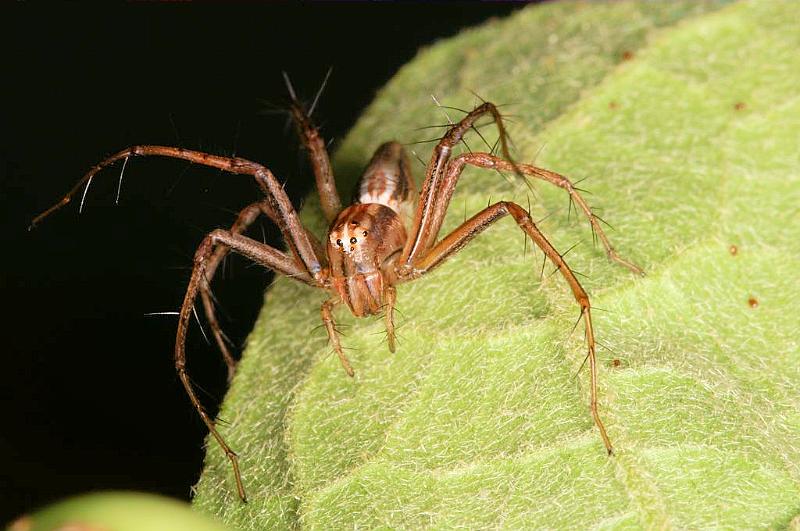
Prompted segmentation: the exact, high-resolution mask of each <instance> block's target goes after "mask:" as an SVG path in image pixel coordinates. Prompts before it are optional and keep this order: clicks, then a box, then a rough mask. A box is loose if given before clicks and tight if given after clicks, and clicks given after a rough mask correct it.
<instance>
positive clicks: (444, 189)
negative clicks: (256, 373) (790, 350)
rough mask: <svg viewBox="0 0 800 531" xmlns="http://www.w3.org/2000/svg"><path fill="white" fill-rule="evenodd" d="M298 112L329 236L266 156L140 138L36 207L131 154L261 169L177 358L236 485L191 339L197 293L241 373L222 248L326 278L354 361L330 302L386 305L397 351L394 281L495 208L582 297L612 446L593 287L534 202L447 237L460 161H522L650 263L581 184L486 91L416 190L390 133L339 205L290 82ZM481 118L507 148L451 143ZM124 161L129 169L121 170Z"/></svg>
mask: <svg viewBox="0 0 800 531" xmlns="http://www.w3.org/2000/svg"><path fill="white" fill-rule="evenodd" d="M287 85H288V87H289V94H290V96H291V104H290V112H291V116H292V118H293V121H294V123H295V125H296V129H297V132H298V136H299V137H300V140H301V142H302V144H303V145H304V147H305V148H306V151H307V153H308V157H309V161H310V164H311V167H312V170H313V173H314V177H315V180H316V187H317V192H318V193H319V198H320V203H321V207H322V211H323V213H324V215H325V218H326V219H327V221H328V223H329V229H328V234H327V237H326V238H325V240H324V241H320V240H319V239H318V238H317V237H316V236H315V235H314V234H312V233H311V232H310V231H308V230H307V229H306V228H305V227H303V225H302V224H301V223H300V219H299V217H298V214H297V211H296V210H295V209H294V207H293V206H292V203H291V201H290V200H289V198H288V197H287V195H286V193H285V192H284V189H283V186H282V185H281V184H280V183H279V182H278V180H277V179H276V178H275V176H274V175H273V174H272V172H271V171H270V170H269V169H268V168H267V167H265V166H263V165H261V164H258V163H256V162H252V161H250V160H246V159H242V158H238V157H224V156H217V155H211V154H208V153H203V152H199V151H193V150H188V149H182V148H176V147H168V146H154V145H139V146H133V147H129V148H127V149H124V150H122V151H120V152H118V153H115V154H114V155H111V156H110V157H108V158H106V159H105V160H103V161H101V162H100V163H99V164H97V165H95V166H94V167H92V168H91V169H90V170H89V171H88V172H87V173H86V174H85V175H84V177H83V178H82V179H81V180H80V181H79V182H78V183H77V184H76V185H75V186H74V187H73V188H72V189H71V190H70V191H69V193H67V194H66V195H65V196H64V197H63V199H61V201H59V202H58V203H56V204H55V205H53V206H52V207H50V208H49V209H47V210H46V211H44V212H42V213H41V214H39V215H38V216H36V218H34V220H33V222H32V223H31V226H34V225H36V224H37V223H39V222H40V221H41V220H42V219H44V218H45V217H47V216H49V215H50V214H51V213H53V212H54V211H56V210H58V209H59V208H61V207H63V206H64V205H66V204H67V203H69V202H70V201H71V200H72V199H73V198H74V197H75V196H76V195H77V194H78V192H79V191H80V190H81V188H82V187H84V186H86V187H88V185H89V184H90V182H91V180H92V178H93V177H94V176H95V175H96V174H97V173H98V172H100V171H101V170H102V169H104V168H106V167H107V166H109V165H111V164H113V163H115V162H117V161H120V160H123V161H125V162H127V160H128V158H130V157H134V156H150V155H157V156H162V157H170V158H176V159H183V160H187V161H190V162H193V163H196V164H202V165H205V166H210V167H213V168H219V169H221V170H224V171H227V172H230V173H235V174H244V175H250V176H252V177H253V178H254V179H255V181H256V183H257V185H258V186H259V188H260V189H261V191H262V192H263V194H264V198H263V199H261V200H259V201H256V202H254V203H252V204H250V205H248V206H247V207H245V208H244V209H243V210H242V211H241V212H240V213H239V214H238V217H237V219H236V221H235V222H234V224H233V225H232V226H231V228H230V229H228V230H224V229H217V230H214V231H212V232H211V233H210V234H208V235H207V236H206V237H205V238H204V239H203V241H202V243H201V244H200V246H199V247H198V248H197V251H196V253H195V256H194V267H193V269H192V274H191V277H190V280H189V285H188V288H187V290H186V295H185V296H184V299H183V304H182V306H181V310H180V312H179V318H178V330H177V338H176V341H175V368H176V370H177V372H178V376H179V378H180V380H181V382H182V383H183V386H184V387H185V389H186V392H187V394H188V395H189V399H190V400H191V402H192V404H193V405H194V407H195V408H196V409H197V412H198V413H199V414H200V417H201V418H202V419H203V422H204V423H205V424H206V426H208V429H209V431H210V432H211V434H212V435H213V437H214V438H215V439H216V440H217V442H218V443H219V444H220V446H221V447H222V449H223V450H224V451H225V454H226V455H227V457H228V459H229V460H230V462H231V465H232V467H233V472H234V477H235V480H236V488H237V491H238V494H239V496H240V498H241V499H242V500H246V495H245V489H244V484H243V482H242V479H241V474H240V472H239V463H238V457H237V455H236V453H234V451H233V450H232V449H231V448H230V447H229V446H228V444H227V443H226V442H225V440H224V439H223V437H222V436H221V435H220V434H219V432H218V431H217V429H216V427H215V425H214V421H213V419H212V418H211V417H209V416H208V414H207V413H206V412H205V410H204V409H203V407H202V405H201V403H200V401H199V399H198V397H197V395H196V393H195V390H194V387H193V386H192V384H191V381H190V378H189V375H188V373H187V370H186V353H185V342H186V334H187V330H188V324H189V320H190V317H191V315H192V313H193V311H194V304H195V299H196V298H197V296H198V294H199V295H200V298H201V300H202V302H203V307H204V309H205V315H206V317H207V320H208V322H209V324H210V327H211V329H212V331H213V334H214V337H215V339H216V343H217V345H218V346H219V349H220V351H221V352H222V355H223V357H224V359H225V362H226V364H227V366H228V374H229V378H230V377H232V376H233V373H234V370H235V367H236V361H235V360H234V358H233V356H232V355H231V353H230V351H229V349H228V346H227V344H226V337H225V334H224V333H223V332H222V329H221V327H220V325H219V322H218V321H217V318H216V314H215V310H214V304H213V298H212V295H211V290H210V281H211V279H212V278H213V277H214V274H215V272H216V270H217V268H218V266H219V265H220V263H221V261H222V260H223V258H224V257H225V256H226V254H227V253H228V252H230V251H234V252H236V253H238V254H240V255H243V256H245V257H247V258H249V259H250V260H252V261H253V262H255V263H257V264H259V265H261V266H263V267H266V268H269V269H271V270H273V271H274V272H275V273H278V274H282V275H285V276H287V277H289V278H291V279H293V280H295V281H297V282H303V283H305V284H308V285H311V286H314V287H317V288H320V289H323V290H325V291H327V292H329V293H330V298H329V299H328V300H327V301H325V302H324V303H323V304H322V307H321V314H322V322H323V324H324V326H325V329H326V330H327V333H328V338H329V340H330V343H331V345H332V346H333V350H334V351H335V352H336V354H337V355H338V357H339V360H340V361H341V364H342V366H343V367H344V370H345V372H347V374H348V375H350V376H353V374H354V371H353V369H352V367H351V365H350V362H349V360H348V359H347V356H346V355H345V353H344V351H343V349H342V346H341V343H340V340H339V336H338V333H337V330H336V327H335V322H334V317H333V309H334V307H335V306H337V305H339V304H345V305H346V306H347V307H348V308H349V309H350V311H351V312H352V313H353V315H355V316H356V317H364V316H368V315H375V314H380V313H383V314H384V316H385V321H386V331H387V336H388V344H389V350H390V351H392V352H394V350H395V325H394V311H395V302H396V288H395V286H396V285H397V284H400V283H403V282H409V281H412V280H415V279H417V278H419V277H421V276H423V275H425V274H426V273H428V272H430V271H431V270H433V269H434V268H436V267H437V266H438V265H440V264H441V263H443V262H444V261H445V260H447V259H448V258H449V257H450V256H452V255H453V254H455V253H456V252H458V251H459V250H461V249H462V248H463V247H464V246H465V245H467V244H468V243H469V242H470V241H471V240H472V238H474V237H475V236H477V235H478V234H480V233H481V232H483V231H484V230H486V229H487V228H489V227H490V226H491V225H492V224H493V223H494V222H495V221H497V220H498V219H500V218H502V217H504V216H506V215H510V216H512V217H513V218H514V220H515V221H516V223H517V225H518V226H519V227H520V229H522V231H524V232H525V234H527V236H528V237H529V238H530V239H531V240H532V241H533V242H534V243H535V244H536V245H537V246H538V247H539V248H540V249H541V250H542V251H543V252H544V254H545V256H546V257H547V258H549V259H550V260H551V261H552V262H553V264H554V265H555V266H556V268H557V270H558V271H560V272H561V275H562V276H563V277H564V279H565V280H566V281H567V284H568V285H569V287H570V288H571V290H572V293H573V295H574V297H575V300H576V301H577V303H578V304H579V306H580V312H581V317H582V318H583V322H584V325H585V336H586V343H587V348H588V352H587V360H588V362H589V370H590V375H591V387H590V396H591V413H592V417H593V419H594V423H595V425H596V426H597V428H598V430H599V432H600V437H601V438H602V440H603V443H604V444H605V447H606V449H607V450H608V453H609V454H611V452H612V445H611V441H610V439H609V437H608V434H607V433H606V429H605V426H604V425H603V421H602V420H601V418H600V416H599V413H598V408H597V365H596V357H595V345H596V343H595V337H594V330H593V327H592V318H591V305H590V303H589V297H588V295H587V293H586V291H585V290H584V289H583V287H582V286H581V284H580V282H579V281H578V279H577V278H576V276H575V273H574V272H573V271H572V269H570V267H569V266H568V265H567V263H566V261H565V260H564V258H563V255H562V254H560V253H559V252H558V251H557V250H556V249H555V247H553V245H552V244H551V243H550V242H549V241H548V240H547V238H546V237H545V236H544V234H542V232H541V231H540V230H539V228H538V227H537V226H536V224H535V223H534V221H533V219H532V218H531V216H530V214H529V213H528V211H527V210H525V209H524V208H522V207H521V206H520V205H518V204H516V203H512V202H508V201H499V202H496V203H494V204H491V205H489V206H487V207H486V208H484V209H483V210H481V211H480V212H478V213H477V214H475V215H474V216H472V217H471V218H469V219H467V220H465V221H464V222H463V223H462V224H461V225H460V226H459V227H458V228H456V229H455V230H454V231H452V232H451V233H449V234H447V235H445V236H443V237H441V238H440V237H439V232H440V230H441V227H442V223H443V221H444V218H445V214H446V213H447V209H448V205H449V204H450V199H451V198H452V195H453V191H454V190H455V187H456V184H457V182H458V179H459V177H460V175H461V172H462V171H463V169H464V168H465V167H466V166H468V165H469V166H476V167H479V168H487V169H493V170H498V171H506V172H514V173H516V174H517V175H520V176H527V177H532V178H536V179H541V180H543V181H546V182H549V183H551V184H554V185H555V186H558V187H560V188H563V189H564V190H565V191H566V192H567V193H568V194H569V195H570V198H571V200H572V201H574V203H575V204H576V205H577V207H578V208H579V209H580V210H581V211H582V212H583V213H584V214H585V215H586V217H587V218H588V220H589V223H590V224H591V225H592V229H593V230H594V232H595V233H596V234H597V236H598V237H599V239H600V241H601V243H602V245H603V247H604V248H605V250H606V253H607V254H608V257H609V258H610V259H611V260H613V261H615V262H617V263H619V264H621V265H623V266H625V267H627V268H628V269H630V270H632V271H633V272H635V273H638V274H641V273H642V271H641V269H639V268H638V267H637V266H636V265H635V264H633V263H631V262H629V261H627V260H625V259H624V258H622V257H621V256H619V255H618V254H617V252H616V251H615V250H614V248H613V247H612V246H611V244H610V242H609V241H608V238H607V236H606V235H605V233H604V232H603V229H602V227H601V226H600V223H599V222H598V220H599V218H598V217H597V216H596V215H595V214H593V213H592V210H591V209H590V208H589V205H588V204H587V203H586V201H585V200H584V199H583V197H581V195H580V193H579V191H578V189H577V188H576V187H575V186H574V185H573V184H572V182H571V181H570V180H569V179H567V178H566V177H564V176H562V175H559V174H558V173H555V172H552V171H550V170H546V169H544V168H539V167H536V166H532V165H529V164H522V163H517V162H514V161H513V160H512V158H511V157H510V155H509V151H508V145H507V144H508V135H507V134H506V130H505V127H504V125H503V119H502V116H501V114H500V112H499V111H498V109H497V107H496V106H495V105H494V104H492V103H489V102H483V103H482V104H481V105H478V106H477V107H475V108H474V109H473V110H472V111H470V112H468V113H467V114H466V116H464V117H463V118H462V119H461V120H460V121H459V122H458V123H454V124H452V125H451V126H449V128H448V129H447V131H446V133H445V134H444V136H442V137H441V138H440V139H439V140H438V143H437V144H436V147H435V148H434V150H433V154H432V155H431V158H430V161H429V162H428V164H427V168H426V171H425V178H424V180H423V182H422V189H421V190H420V191H419V193H417V191H416V186H415V183H414V179H413V177H412V175H411V171H410V168H409V163H408V157H407V154H406V150H405V148H404V147H403V145H401V144H400V143H398V142H394V141H392V142H387V143H385V144H383V145H381V146H380V147H378V149H377V150H376V151H375V154H374V155H373V157H372V160H371V161H370V162H369V164H368V166H367V168H366V170H365V171H364V174H363V176H362V177H361V179H360V181H359V182H358V185H357V190H356V194H355V195H356V199H355V201H354V202H353V204H351V205H350V206H347V207H344V208H343V207H342V202H341V199H340V198H339V193H338V191H337V189H336V184H335V181H334V177H333V171H332V169H331V164H330V159H329V157H328V152H327V149H326V146H325V142H324V141H323V139H322V137H321V136H320V133H319V130H318V129H317V128H316V127H315V126H314V124H313V123H312V121H311V118H310V113H308V112H306V109H305V107H304V105H303V104H302V103H300V102H299V100H298V99H297V97H296V96H295V93H294V91H293V89H292V88H291V85H290V84H288V79H287ZM482 117H489V118H491V119H492V120H493V121H494V123H495V124H496V126H497V128H498V130H499V139H498V143H499V147H500V151H501V153H502V155H503V156H502V157H498V156H496V155H494V153H493V151H494V150H491V152H489V153H482V152H468V153H461V154H453V148H454V147H455V146H456V145H457V144H458V143H459V142H461V141H462V138H463V137H464V135H465V134H466V133H467V132H468V131H470V130H471V129H473V128H474V127H475V125H476V122H477V121H478V120H479V119H480V118H482ZM124 167H125V166H124V164H123V171H124ZM262 215H263V216H266V217H267V218H269V219H270V220H271V221H272V222H273V223H275V225H277V227H278V228H279V229H280V231H281V234H282V235H283V239H284V241H285V243H286V250H280V249H276V248H274V247H271V246H269V245H267V244H265V243H262V242H260V241H257V240H253V239H251V238H249V237H247V236H245V235H244V233H245V232H246V231H247V229H248V227H249V226H250V225H252V224H253V223H254V222H255V221H256V220H257V219H258V218H259V217H260V216H262Z"/></svg>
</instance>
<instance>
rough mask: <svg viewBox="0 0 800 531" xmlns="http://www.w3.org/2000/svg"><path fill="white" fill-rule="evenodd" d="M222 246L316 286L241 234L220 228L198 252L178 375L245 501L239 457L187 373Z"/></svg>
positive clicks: (179, 342)
mask: <svg viewBox="0 0 800 531" xmlns="http://www.w3.org/2000/svg"><path fill="white" fill-rule="evenodd" d="M219 246H224V247H225V248H227V249H230V250H232V251H234V252H236V253H238V254H241V255H243V256H245V257H247V258H249V259H251V260H253V261H254V262H256V263H258V264H260V265H262V266H264V267H267V268H270V269H272V270H273V271H275V272H276V273H280V274H283V275H286V276H289V277H291V278H296V279H298V280H301V281H303V282H306V283H309V284H313V282H314V281H313V279H312V278H311V277H310V276H309V275H308V273H307V272H306V271H305V270H304V269H303V268H302V267H301V266H300V265H299V264H298V263H297V261H296V260H295V259H294V258H293V257H291V256H289V255H287V254H285V253H283V252H281V251H278V250H277V249H274V248H273V247H270V246H269V245H266V244H262V243H260V242H257V241H255V240H251V239H250V238H247V237H245V236H242V235H239V234H233V233H231V232H229V231H224V230H220V229H218V230H215V231H213V232H212V233H210V234H209V235H208V236H206V237H205V239H203V242H202V243H201V244H200V246H199V247H198V248H197V252H196V253H195V257H194V267H193V268H192V275H191V277H190V279H189V286H188V287H187V289H186V295H185V296H184V298H183V305H182V306H181V311H180V315H179V318H178V331H177V334H176V338H175V370H176V371H177V372H178V377H179V378H180V380H181V382H182V383H183V387H184V388H185V389H186V393H187V394H188V395H189V400H190V401H191V402H192V405H194V407H195V409H196V410H197V412H198V413H199V415H200V418H202V419H203V422H204V423H205V424H206V426H207V427H208V430H209V431H210V432H211V435H212V436H213V437H214V438H215V439H216V440H217V442H218V443H219V445H220V446H221V447H222V449H223V451H224V452H225V455H226V456H227V457H228V459H229V460H230V462H231V466H233V472H234V476H235V479H236V489H237V491H238V493H239V497H240V498H241V499H242V500H245V501H246V499H247V497H246V495H245V491H244V484H243V483H242V477H241V473H240V472H239V461H238V457H237V455H236V453H235V452H234V451H233V450H231V448H230V447H229V446H228V444H227V443H226V442H225V439H223V437H222V435H220V434H219V432H218V431H217V429H216V427H215V426H214V421H213V419H211V417H209V416H208V414H207V413H206V412H205V410H204V409H203V405H202V404H201V403H200V400H199V399H198V397H197V394H196V393H195V391H194V387H193V386H192V383H191V379H190V378H189V374H188V373H187V371H186V334H187V332H188V326H189V319H190V317H191V315H192V313H193V311H194V302H195V298H196V297H197V294H198V291H200V290H201V287H202V286H203V284H206V283H207V273H208V270H207V268H208V264H209V262H210V260H212V256H213V255H214V253H215V250H216V249H217V248H218V247H219Z"/></svg>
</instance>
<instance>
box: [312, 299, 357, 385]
mask: <svg viewBox="0 0 800 531" xmlns="http://www.w3.org/2000/svg"><path fill="white" fill-rule="evenodd" d="M334 306H336V302H335V301H334V300H333V299H328V300H327V301H325V302H323V303H322V308H320V311H321V313H322V323H323V324H324V325H325V330H327V332H328V339H329V340H330V342H331V345H332V346H333V350H334V351H335V352H336V355H337V356H339V361H340V362H341V363H342V367H344V372H346V373H347V375H348V376H350V377H352V376H354V375H355V372H353V367H352V366H351V365H350V360H348V359H347V356H345V354H344V350H342V344H341V342H340V341H339V332H338V331H337V330H336V322H335V321H334V320H333V307H334Z"/></svg>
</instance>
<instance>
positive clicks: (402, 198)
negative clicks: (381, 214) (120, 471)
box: [356, 142, 416, 222]
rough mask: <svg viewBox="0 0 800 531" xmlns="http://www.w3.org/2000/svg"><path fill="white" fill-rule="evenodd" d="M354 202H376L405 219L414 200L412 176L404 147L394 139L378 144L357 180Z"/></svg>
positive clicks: (414, 190)
mask: <svg viewBox="0 0 800 531" xmlns="http://www.w3.org/2000/svg"><path fill="white" fill-rule="evenodd" d="M356 195H357V198H356V202H358V203H362V204H368V203H377V204H380V205H384V206H387V207H389V208H391V209H392V210H394V211H395V212H397V213H398V214H400V217H401V218H402V219H403V221H404V222H405V221H406V219H408V218H409V217H410V215H411V213H412V212H411V211H412V209H413V207H414V202H415V200H416V187H415V186H414V178H413V177H412V176H411V171H410V168H409V164H408V156H407V155H406V151H405V149H403V146H402V145H401V144H400V143H398V142H386V143H385V144H382V145H381V146H380V147H379V148H378V149H377V150H376V151H375V154H374V155H373V156H372V160H371V161H370V163H369V165H368V166H367V169H366V170H365V171H364V175H363V176H362V177H361V180H360V181H359V183H358V190H357V192H356Z"/></svg>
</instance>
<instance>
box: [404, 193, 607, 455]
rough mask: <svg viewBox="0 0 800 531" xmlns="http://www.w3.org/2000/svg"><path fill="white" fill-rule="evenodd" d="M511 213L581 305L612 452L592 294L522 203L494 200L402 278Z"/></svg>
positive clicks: (599, 424) (594, 413) (593, 377)
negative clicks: (600, 379) (599, 374)
mask: <svg viewBox="0 0 800 531" xmlns="http://www.w3.org/2000/svg"><path fill="white" fill-rule="evenodd" d="M507 214H510V215H511V216H512V217H513V218H514V220H515V221H516V222H517V225H519V227H520V228H521V229H522V230H523V231H525V233H526V234H527V235H528V236H529V237H530V238H531V240H532V241H533V242H534V243H535V244H536V245H538V246H539V248H540V249H541V250H542V251H543V252H544V254H545V255H546V256H547V257H548V258H549V259H550V261H551V262H553V264H555V266H556V267H557V269H558V270H559V271H561V274H562V275H563V277H564V279H565V280H566V281H567V284H569V286H570V288H571V289H572V294H573V296H574V297H575V300H576V301H577V302H578V304H579V305H580V307H581V316H582V317H583V320H584V325H585V329H586V342H587V345H588V355H587V358H588V359H589V370H590V374H591V387H590V396H591V411H592V418H593V419H594V423H595V425H597V428H598V429H599V430H600V437H601V438H602V439H603V444H604V445H605V447H606V450H608V453H609V454H611V453H612V451H613V447H612V445H611V440H610V439H609V438H608V434H607V433H606V428H605V425H604V424H603V421H602V420H601V419H600V414H599V412H598V409H597V362H596V358H595V338H594V328H593V327H592V316H591V305H590V304H589V296H588V295H587V293H586V291H585V290H584V289H583V287H582V286H581V284H580V282H578V279H577V277H576V276H575V274H574V273H573V272H572V269H570V267H569V266H568V265H567V262H566V261H565V260H564V258H563V256H562V255H561V254H559V253H558V251H556V249H555V247H553V245H552V244H551V243H550V242H549V241H548V240H547V238H546V237H545V236H544V234H542V233H541V231H540V230H539V229H538V228H537V227H536V224H535V223H534V222H533V219H532V218H531V217H530V215H529V214H528V213H527V212H526V211H525V209H523V208H522V207H521V206H519V205H517V204H516V203H511V202H507V201H501V202H499V203H495V204H493V205H491V206H489V207H487V208H485V209H483V210H482V211H480V212H478V213H477V214H476V215H474V216H473V217H472V218H470V219H468V220H467V221H465V222H464V223H463V224H461V225H460V226H459V227H458V228H457V229H455V230H454V231H453V232H451V233H450V234H448V235H447V236H445V238H444V239H442V240H441V241H440V242H439V243H437V244H436V245H435V246H434V247H433V248H432V249H431V250H430V251H429V252H427V253H426V254H425V255H423V256H421V257H419V258H418V259H417V260H416V261H415V262H414V264H413V268H412V270H411V271H410V272H409V273H408V276H407V277H406V278H405V279H403V280H410V279H412V278H416V277H419V276H421V275H423V274H425V273H427V272H428V271H430V270H432V269H433V268H435V267H436V266H438V265H439V264H441V263H442V262H444V261H445V260H446V259H447V258H449V257H450V256H452V255H453V254H455V253H456V252H458V251H459V250H461V249H462V248H463V247H464V246H465V245H466V244H467V243H469V241H470V240H472V238H474V237H475V236H476V235H478V234H480V233H481V232H483V231H484V230H486V229H487V228H488V227H489V226H490V225H491V224H492V223H494V222H495V221H497V220H498V219H500V218H502V217H504V216H505V215H507Z"/></svg>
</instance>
